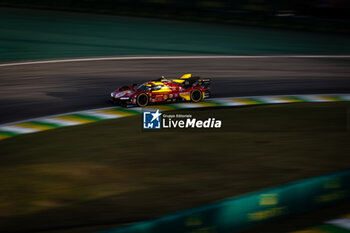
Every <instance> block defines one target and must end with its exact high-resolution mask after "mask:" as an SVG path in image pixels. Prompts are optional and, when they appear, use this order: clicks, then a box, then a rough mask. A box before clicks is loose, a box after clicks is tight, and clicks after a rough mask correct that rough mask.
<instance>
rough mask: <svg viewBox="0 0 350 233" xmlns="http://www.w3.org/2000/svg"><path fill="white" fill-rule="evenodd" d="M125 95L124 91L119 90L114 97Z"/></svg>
mask: <svg viewBox="0 0 350 233" xmlns="http://www.w3.org/2000/svg"><path fill="white" fill-rule="evenodd" d="M123 95H125V92H120V93H117V94H116V95H115V98H119V97H121V96H123Z"/></svg>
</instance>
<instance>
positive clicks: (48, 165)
mask: <svg viewBox="0 0 350 233" xmlns="http://www.w3.org/2000/svg"><path fill="white" fill-rule="evenodd" d="M349 108H350V104H349V103H304V104H301V103H298V104H287V105H269V106H256V107H249V108H227V109H211V110H183V111H178V112H181V113H186V114H192V115H193V116H194V117H197V118H203V119H206V118H208V117H215V118H216V119H221V120H222V122H223V128H222V129H221V130H181V131H174V130H173V131H166V130H161V131H152V132H145V131H142V130H141V116H134V117H129V118H124V119H116V120H108V121H102V122H97V123H94V124H87V125H81V126H75V127H68V128H60V129H56V130H52V131H46V132H40V133H36V134H30V135H22V136H18V137H15V138H11V139H8V140H4V141H0V155H1V156H0V208H1V212H0V226H1V227H0V231H3V232H26V231H27V232H29V231H39V230H41V231H46V232H49V231H53V232H73V231H74V232H78V229H84V230H83V231H84V232H93V231H95V230H99V229H103V228H109V227H111V226H114V225H117V224H123V223H128V222H133V221H139V220H144V219H149V218H153V217H156V216H160V215H163V214H166V213H170V212H174V211H178V210H182V209H187V208H191V207H196V206H199V205H203V204H207V203H209V202H213V201H216V200H219V199H222V198H226V197H231V196H235V195H239V194H243V193H247V192H252V191H256V190H259V189H263V188H267V187H271V186H275V185H279V184H282V183H286V182H290V181H294V180H298V179H303V178H308V177H311V176H317V175H321V174H324V173H328V172H333V171H337V170H342V169H346V168H349V164H350V158H349V156H348V154H349V152H350V145H349V143H348V142H349V136H350V134H349V131H348V125H347V122H348V119H349V111H348V110H349ZM72 229H73V230H72Z"/></svg>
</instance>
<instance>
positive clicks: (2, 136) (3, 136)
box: [0, 134, 11, 140]
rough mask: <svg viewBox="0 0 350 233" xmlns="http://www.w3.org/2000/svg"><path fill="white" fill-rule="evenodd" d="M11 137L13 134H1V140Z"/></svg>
mask: <svg viewBox="0 0 350 233" xmlns="http://www.w3.org/2000/svg"><path fill="white" fill-rule="evenodd" d="M9 137H11V136H9V135H3V134H0V140H2V139H5V138H9Z"/></svg>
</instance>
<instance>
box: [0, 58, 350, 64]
mask: <svg viewBox="0 0 350 233" xmlns="http://www.w3.org/2000/svg"><path fill="white" fill-rule="evenodd" d="M261 58H263V59H265V58H350V55H203V56H199V55H196V56H193V55H192V56H191V55H189V56H176V55H174V56H135V57H123V56H111V57H91V58H67V59H53V60H39V61H27V62H13V63H2V64H0V67H6V66H20V65H36V64H48V63H62V62H84V61H113V60H157V59H261Z"/></svg>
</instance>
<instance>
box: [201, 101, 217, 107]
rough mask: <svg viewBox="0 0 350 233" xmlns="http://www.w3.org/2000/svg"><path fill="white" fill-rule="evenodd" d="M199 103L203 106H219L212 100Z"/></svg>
mask: <svg viewBox="0 0 350 233" xmlns="http://www.w3.org/2000/svg"><path fill="white" fill-rule="evenodd" d="M198 104H199V105H201V106H203V107H215V106H218V105H217V104H216V103H211V102H200V103H198Z"/></svg>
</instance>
